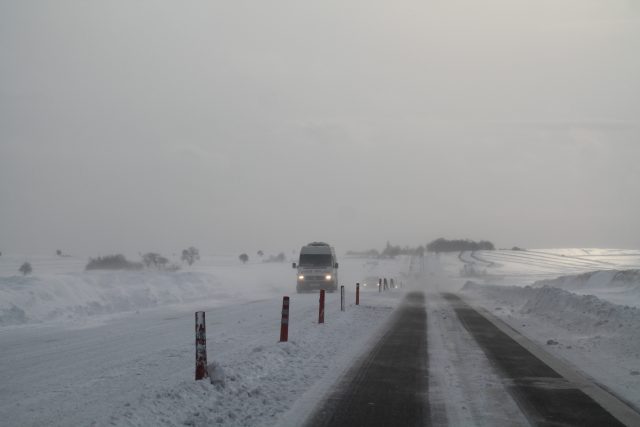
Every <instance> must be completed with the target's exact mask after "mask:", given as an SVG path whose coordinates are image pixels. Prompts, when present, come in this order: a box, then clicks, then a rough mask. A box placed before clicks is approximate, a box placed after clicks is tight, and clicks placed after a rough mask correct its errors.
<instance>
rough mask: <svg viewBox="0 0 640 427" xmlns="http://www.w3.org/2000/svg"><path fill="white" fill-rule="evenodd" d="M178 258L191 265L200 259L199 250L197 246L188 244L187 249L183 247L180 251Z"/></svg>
mask: <svg viewBox="0 0 640 427" xmlns="http://www.w3.org/2000/svg"><path fill="white" fill-rule="evenodd" d="M180 259H181V260H182V261H184V262H186V263H187V264H189V265H192V264H193V263H194V262H196V261H197V260H199V259H200V251H199V250H198V249H197V248H194V247H193V246H190V247H189V248H188V249H184V250H183V251H182V257H181V258H180Z"/></svg>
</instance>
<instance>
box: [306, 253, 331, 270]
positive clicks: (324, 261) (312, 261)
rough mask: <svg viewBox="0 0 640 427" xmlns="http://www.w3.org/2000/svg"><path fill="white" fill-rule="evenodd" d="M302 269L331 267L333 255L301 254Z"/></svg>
mask: <svg viewBox="0 0 640 427" xmlns="http://www.w3.org/2000/svg"><path fill="white" fill-rule="evenodd" d="M300 266H302V267H330V266H331V254H300Z"/></svg>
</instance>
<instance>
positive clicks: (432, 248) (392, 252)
mask: <svg viewBox="0 0 640 427" xmlns="http://www.w3.org/2000/svg"><path fill="white" fill-rule="evenodd" d="M479 250H488V251H493V250H495V247H494V245H493V243H491V242H489V241H486V240H481V241H479V242H475V241H473V240H469V239H458V240H447V239H444V238H439V239H436V240H434V241H432V242H431V243H429V244H427V245H426V247H425V246H418V247H415V248H412V247H409V246H404V247H401V246H394V245H392V244H391V243H389V242H387V245H386V246H385V247H384V249H383V250H382V251H378V250H377V249H369V250H366V251H347V255H352V256H364V257H367V258H395V257H396V256H398V255H417V256H422V255H424V253H425V251H428V252H436V253H438V252H460V251H479Z"/></svg>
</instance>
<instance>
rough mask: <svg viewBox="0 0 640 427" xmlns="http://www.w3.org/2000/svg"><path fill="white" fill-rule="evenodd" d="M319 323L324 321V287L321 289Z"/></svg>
mask: <svg viewBox="0 0 640 427" xmlns="http://www.w3.org/2000/svg"><path fill="white" fill-rule="evenodd" d="M318 323H324V289H320V308H319V310H318Z"/></svg>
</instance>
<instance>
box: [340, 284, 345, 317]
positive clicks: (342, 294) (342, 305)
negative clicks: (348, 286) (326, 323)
mask: <svg viewBox="0 0 640 427" xmlns="http://www.w3.org/2000/svg"><path fill="white" fill-rule="evenodd" d="M340 311H344V285H342V286H340Z"/></svg>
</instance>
